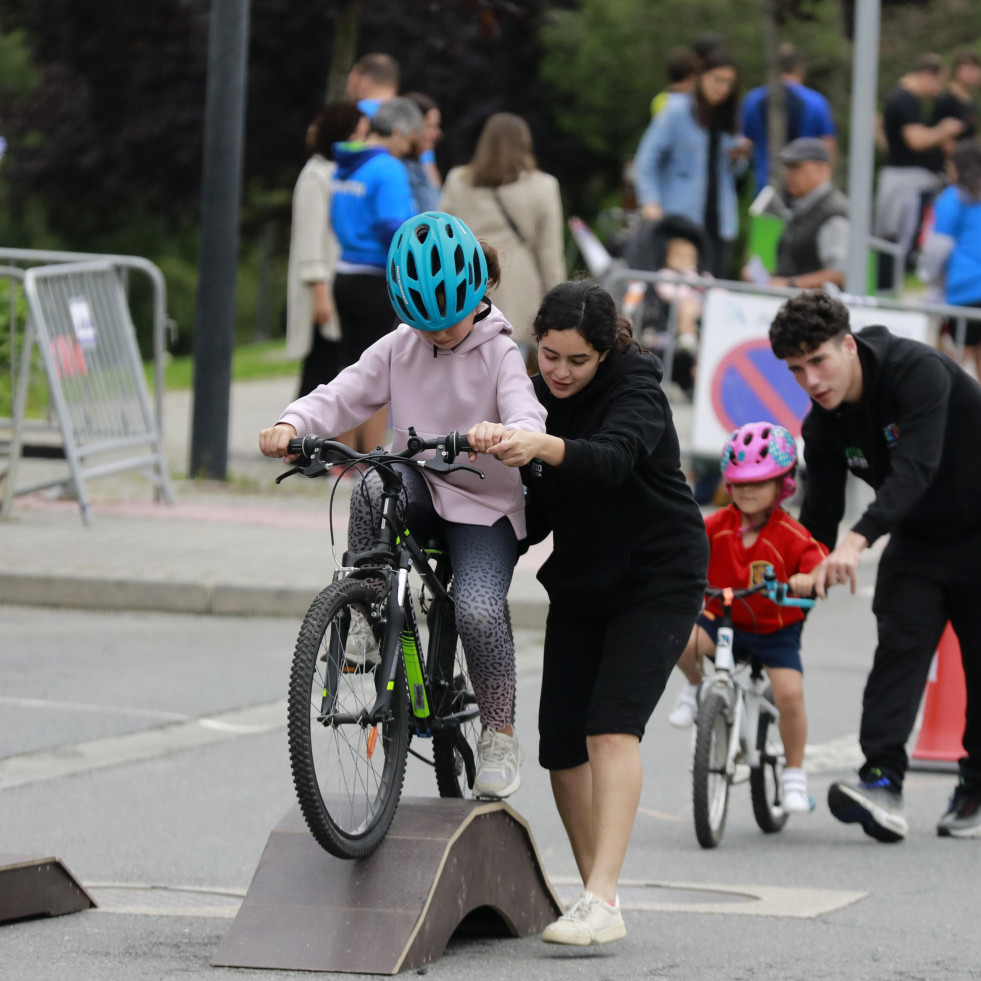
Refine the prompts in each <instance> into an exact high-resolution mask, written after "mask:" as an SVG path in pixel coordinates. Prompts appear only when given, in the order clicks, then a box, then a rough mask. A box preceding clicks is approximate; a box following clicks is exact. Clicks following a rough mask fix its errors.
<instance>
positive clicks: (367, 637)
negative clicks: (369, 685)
mask: <svg viewBox="0 0 981 981" xmlns="http://www.w3.org/2000/svg"><path fill="white" fill-rule="evenodd" d="M320 660H321V661H326V660H327V651H326V650H325V651H324V652H323V654H321V655H320ZM380 661H381V650H379V647H378V641H377V639H376V638H375V634H374V631H373V630H372V629H371V625H370V624H369V623H368V621H367V620H366V619H365V617H364V616H363V615H362V614H361V613H360V612H354V613H352V615H351V626H350V627H349V628H348V631H347V644H346V645H345V647H344V667H345V670H347V671H357V670H358V668H361V669H362V670H363V671H364V672H365V673H367V672H368V671H370V670H371V669H372V668H374V667H377V666H378V664H379V662H380Z"/></svg>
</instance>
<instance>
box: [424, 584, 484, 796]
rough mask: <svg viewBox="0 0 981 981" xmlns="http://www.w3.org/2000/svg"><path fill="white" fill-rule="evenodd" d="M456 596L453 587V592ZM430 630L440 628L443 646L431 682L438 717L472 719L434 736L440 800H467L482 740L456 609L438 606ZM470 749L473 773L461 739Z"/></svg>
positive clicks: (435, 608) (440, 647)
mask: <svg viewBox="0 0 981 981" xmlns="http://www.w3.org/2000/svg"><path fill="white" fill-rule="evenodd" d="M449 592H450V594H451V596H452V586H451V587H450V589H449ZM429 624H430V630H431V631H432V630H434V629H438V632H439V645H438V647H437V649H436V655H435V663H434V666H433V669H432V673H431V677H430V681H431V685H432V691H433V701H434V702H435V714H436V715H437V717H439V716H446V715H450V714H451V713H454V712H467V713H468V718H467V719H466V720H464V721H463V722H461V723H460V725H459V727H458V728H451V729H449V730H447V731H445V732H434V733H433V763H434V765H435V769H436V786H437V788H438V790H439V796H440V797H466V796H468V794H472V791H473V778H474V776H475V772H476V761H477V742H478V740H479V739H480V713H479V711H478V709H477V698H476V696H475V695H474V693H473V685H472V684H471V682H470V673H469V671H468V670H467V659H466V654H465V653H464V650H463V642H462V641H461V640H460V635H459V634H458V633H457V629H456V622H455V616H454V609H453V607H452V606H451V605H448V604H446V603H438V602H436V603H434V604H433V609H432V611H431V612H430V615H429ZM461 739H462V741H463V742H465V743H466V745H467V746H468V747H469V754H470V757H471V759H472V760H473V767H474V770H473V772H468V769H467V766H466V763H465V759H464V754H463V752H462V751H461V747H460V742H459V740H461Z"/></svg>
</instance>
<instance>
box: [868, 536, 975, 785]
mask: <svg viewBox="0 0 981 981" xmlns="http://www.w3.org/2000/svg"><path fill="white" fill-rule="evenodd" d="M872 610H873V612H874V613H875V615H876V619H877V621H878V628H879V643H878V646H877V647H876V651H875V659H874V661H873V664H872V670H871V672H870V673H869V677H868V681H867V682H866V684H865V694H864V696H863V700H862V725H861V730H860V733H859V739H860V742H861V745H862V752H863V754H864V755H865V760H866V763H867V764H868V765H869V766H877V767H879V768H880V769H881V770H882V771H883V773H885V774H886V775H887V776H889V777H891V778H892V779H894V780H896V781H897V782H898V783H900V784H901V783H902V780H903V777H904V776H905V774H906V769H907V767H908V765H909V760H908V758H907V755H906V741H907V740H908V739H909V736H910V733H911V732H912V730H913V725H914V723H915V722H916V713H917V710H918V708H919V705H920V700H921V699H922V697H923V690H924V688H925V686H926V682H927V676H928V674H929V670H930V661H931V659H932V657H933V653H934V651H935V650H936V648H937V644H938V643H939V641H940V635H941V634H942V633H943V630H944V627H945V625H946V623H947V621H948V620H949V621H950V623H951V625H952V626H953V628H954V632H955V633H956V634H957V639H958V642H959V643H960V648H961V658H962V660H963V663H964V675H965V679H966V682H967V713H966V716H967V717H966V724H965V728H964V750H965V755H964V756H963V757H962V758H961V760H960V771H961V775H962V776H963V777H964V778H965V779H968V780H972V781H978V782H981V533H975V534H967V535H964V536H962V537H961V538H959V539H958V540H957V541H954V542H950V541H947V542H936V543H933V542H932V543H924V542H920V541H917V540H912V539H910V538H908V537H906V536H904V535H902V534H901V533H896V534H894V535H893V537H892V540H891V541H890V542H889V544H888V545H887V546H886V549H885V551H884V552H883V554H882V558H881V559H880V561H879V572H878V576H877V579H876V586H875V599H874V601H873V603H872Z"/></svg>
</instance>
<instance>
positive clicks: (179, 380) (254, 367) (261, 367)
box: [0, 340, 300, 418]
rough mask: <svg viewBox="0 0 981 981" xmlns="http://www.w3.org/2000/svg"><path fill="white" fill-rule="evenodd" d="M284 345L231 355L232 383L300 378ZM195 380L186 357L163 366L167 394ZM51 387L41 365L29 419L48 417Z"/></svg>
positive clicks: (5, 405) (3, 403) (4, 398)
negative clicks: (47, 407)
mask: <svg viewBox="0 0 981 981" xmlns="http://www.w3.org/2000/svg"><path fill="white" fill-rule="evenodd" d="M284 352H285V342H284V341H282V340H279V341H266V342H264V343H262V344H243V345H241V346H239V347H237V348H235V350H234V352H233V353H232V381H256V380H261V379H264V378H282V377H287V376H292V377H296V378H299V375H300V362H299V361H298V360H295V359H291V358H287V357H286V355H285V353H284ZM143 370H144V372H145V374H146V381H147V387H148V388H149V389H150V391H151V392H152V391H153V362H152V361H148V362H145V363H144V365H143ZM193 379H194V360H193V358H191V357H190V356H189V355H188V356H186V357H170V356H169V355H168V357H167V360H166V364H165V366H164V391H167V392H174V391H181V390H187V389H190V388H191V387H192V385H193ZM47 400H48V384H47V378H46V377H45V375H44V371H43V370H42V369H41V367H40V362H38V364H37V365H36V366H35V370H34V372H33V373H32V378H31V388H30V393H29V396H28V406H27V416H28V417H29V418H43V417H44V415H45V414H46V406H47ZM10 414H11V391H10V373H9V367H5V369H4V370H3V372H0V418H9V417H10Z"/></svg>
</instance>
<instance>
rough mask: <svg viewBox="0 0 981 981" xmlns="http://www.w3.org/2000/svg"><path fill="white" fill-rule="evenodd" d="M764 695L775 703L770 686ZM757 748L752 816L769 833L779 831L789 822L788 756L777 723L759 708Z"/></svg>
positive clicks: (752, 779) (752, 772)
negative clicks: (784, 783)
mask: <svg viewBox="0 0 981 981" xmlns="http://www.w3.org/2000/svg"><path fill="white" fill-rule="evenodd" d="M764 698H766V700H767V701H768V702H769V703H770V704H771V705H772V704H773V692H772V691H771V690H770V688H769V687H767V690H766V692H765V693H764ZM756 748H757V749H758V750H759V754H760V765H759V766H758V767H754V768H753V769H752V770H750V773H749V792H750V795H751V796H752V798H753V816H754V817H755V818H756V823H757V824H758V825H759V826H760V828H761V829H762V830H763V831H765V832H766V833H767V834H772V833H773V832H775V831H779V830H780V829H781V828H782V827H783V826H784V825H785V824H786V823H787V815H786V814H784V811H783V807H782V788H781V786H780V777H781V775H782V774H783V768H784V765H785V762H786V760H785V758H784V755H783V741H782V740H781V739H780V728H779V725H778V723H776V722H774V721H773V719H772V718H771V717H770V716H769V715H767V714H766V713H765V712H760V724H759V729H758V730H757V736H756Z"/></svg>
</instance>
